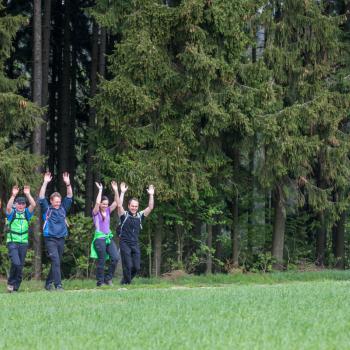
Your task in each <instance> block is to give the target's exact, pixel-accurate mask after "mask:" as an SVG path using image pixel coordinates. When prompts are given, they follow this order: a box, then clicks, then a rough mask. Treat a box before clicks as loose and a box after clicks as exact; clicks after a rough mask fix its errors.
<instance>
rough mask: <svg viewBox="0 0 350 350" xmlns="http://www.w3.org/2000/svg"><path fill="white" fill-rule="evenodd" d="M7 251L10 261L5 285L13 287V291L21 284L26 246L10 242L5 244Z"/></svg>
mask: <svg viewBox="0 0 350 350" xmlns="http://www.w3.org/2000/svg"><path fill="white" fill-rule="evenodd" d="M7 249H8V252H9V257H10V260H11V268H10V275H9V278H8V280H7V283H8V284H9V285H11V286H13V289H14V290H18V289H19V286H20V285H21V282H22V271H23V266H24V261H25V258H26V254H27V249H28V244H27V243H14V242H10V243H8V244H7Z"/></svg>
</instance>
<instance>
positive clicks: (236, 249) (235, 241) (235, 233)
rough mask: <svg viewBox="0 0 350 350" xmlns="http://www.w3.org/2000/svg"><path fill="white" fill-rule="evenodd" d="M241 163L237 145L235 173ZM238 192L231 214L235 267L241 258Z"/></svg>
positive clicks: (234, 151) (235, 149) (234, 153)
mask: <svg viewBox="0 0 350 350" xmlns="http://www.w3.org/2000/svg"><path fill="white" fill-rule="evenodd" d="M239 164H240V152H239V150H238V148H237V147H235V148H234V150H233V171H234V173H235V174H237V173H238V170H239ZM238 206H239V201H238V192H237V191H236V195H235V197H234V198H233V199H232V204H231V214H232V262H233V266H234V267H238V265H239V263H238V259H239V245H240V237H239V216H238V214H239V212H238Z"/></svg>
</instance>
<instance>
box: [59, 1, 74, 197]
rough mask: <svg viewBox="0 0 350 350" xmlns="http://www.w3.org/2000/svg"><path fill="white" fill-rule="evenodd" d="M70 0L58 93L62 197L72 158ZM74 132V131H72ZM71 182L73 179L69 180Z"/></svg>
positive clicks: (64, 26) (65, 10)
mask: <svg viewBox="0 0 350 350" xmlns="http://www.w3.org/2000/svg"><path fill="white" fill-rule="evenodd" d="M71 2H72V0H66V1H65V2H64V25H63V30H64V33H63V56H62V59H63V65H62V79H61V89H60V90H61V91H60V93H61V94H60V95H61V98H60V113H59V115H58V118H59V119H58V127H59V129H58V180H59V182H58V188H59V191H60V192H61V193H62V195H64V194H65V192H66V187H65V184H64V182H63V179H62V173H63V172H65V171H70V170H71V169H69V163H70V157H74V145H72V143H71V134H72V130H71V125H72V121H71V113H70V105H71V98H70V93H71V87H70V84H71V79H70V74H71V71H70V68H71V52H70V51H71V50H70V48H71V42H70V9H71ZM73 131H74V130H73ZM71 182H73V179H71Z"/></svg>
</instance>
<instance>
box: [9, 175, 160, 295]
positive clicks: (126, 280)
mask: <svg viewBox="0 0 350 350" xmlns="http://www.w3.org/2000/svg"><path fill="white" fill-rule="evenodd" d="M51 180H52V175H51V173H50V172H46V173H45V174H44V181H43V184H42V186H41V188H40V192H39V200H38V202H39V204H40V207H41V212H42V218H43V236H44V242H45V247H46V251H47V254H48V257H49V259H50V261H51V267H50V271H49V273H48V275H47V278H46V281H45V289H46V290H48V291H52V290H56V291H62V290H63V287H62V281H61V260H62V254H63V250H64V243H65V237H66V236H67V234H68V225H67V221H66V216H67V213H68V211H69V209H70V207H71V206H72V203H73V190H72V186H71V183H70V177H69V174H68V173H63V182H64V183H65V185H66V187H67V194H66V196H65V197H64V198H63V199H62V196H61V194H60V193H58V192H54V193H52V194H51V195H50V197H49V200H48V199H47V198H46V196H45V194H46V189H47V185H48V184H49V182H50V181H51ZM96 186H97V188H98V194H97V198H96V202H95V206H94V208H93V210H92V217H93V222H94V225H95V233H94V236H93V239H92V243H91V253H90V256H91V258H94V259H96V280H97V282H96V285H97V286H98V287H100V286H103V285H112V279H113V276H114V273H115V270H116V267H117V264H118V261H119V260H120V257H121V260H122V267H123V278H122V280H121V284H130V283H131V280H132V279H133V278H134V277H135V275H136V274H137V273H138V272H139V270H140V248H139V244H138V237H139V234H140V231H141V229H142V224H143V221H144V218H145V217H146V216H148V215H149V214H150V213H151V211H152V210H153V207H154V186H153V185H150V186H149V188H148V189H147V192H148V195H149V201H148V206H147V208H146V209H144V210H142V211H139V201H138V199H137V198H131V199H130V200H129V203H128V209H127V210H124V208H123V201H124V196H125V193H126V191H127V190H128V187H127V186H126V184H125V183H124V182H122V183H121V184H120V196H119V190H118V184H117V183H116V182H115V181H112V183H111V186H112V189H113V191H114V200H113V202H112V204H109V200H108V197H106V196H103V186H102V184H101V183H96ZM19 192H20V189H19V188H18V186H14V187H13V188H12V194H11V197H10V199H9V201H8V203H7V206H6V218H7V237H6V243H7V247H8V253H9V258H10V261H11V268H10V272H9V277H8V281H7V290H8V291H9V292H15V291H18V290H19V287H20V285H21V282H22V272H23V266H24V262H25V257H26V253H27V249H28V232H29V222H30V220H31V218H32V216H33V213H34V209H35V207H36V202H35V200H34V198H33V197H32V195H31V193H30V187H29V186H24V187H23V194H24V196H21V195H19ZM27 202H28V203H29V206H27ZM115 209H117V213H118V216H119V225H118V228H117V231H118V232H117V233H118V238H119V247H120V254H119V252H118V248H117V245H116V243H115V241H114V239H113V233H112V231H111V228H110V218H111V213H112V212H113V211H114V210H115ZM107 260H109V266H108V271H107V273H105V265H106V261H107Z"/></svg>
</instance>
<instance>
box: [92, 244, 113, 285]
mask: <svg viewBox="0 0 350 350" xmlns="http://www.w3.org/2000/svg"><path fill="white" fill-rule="evenodd" d="M94 244H95V249H96V252H97V255H98V259H97V266H96V279H97V285H101V284H102V283H104V282H108V281H110V280H111V279H112V278H113V276H114V272H115V269H116V267H117V264H118V261H119V254H118V249H117V246H116V244H115V242H114V241H113V240H111V243H110V244H108V245H106V240H105V239H104V238H98V239H96V240H95V242H94ZM106 253H107V254H108V255H109V267H108V271H107V273H106V274H105V263H106Z"/></svg>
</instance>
